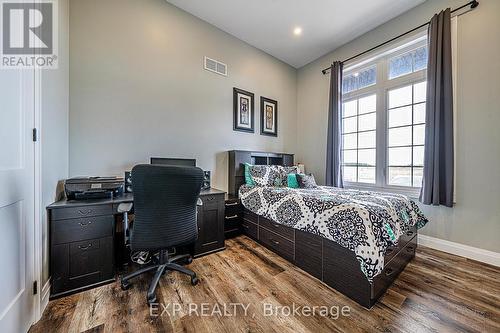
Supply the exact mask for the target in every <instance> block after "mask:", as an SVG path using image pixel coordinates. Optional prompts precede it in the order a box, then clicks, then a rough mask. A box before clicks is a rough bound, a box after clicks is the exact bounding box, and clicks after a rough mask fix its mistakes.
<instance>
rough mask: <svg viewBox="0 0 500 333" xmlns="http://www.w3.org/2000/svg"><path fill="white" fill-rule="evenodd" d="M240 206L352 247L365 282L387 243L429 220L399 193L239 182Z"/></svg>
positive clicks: (380, 266) (381, 262) (377, 265)
mask: <svg viewBox="0 0 500 333" xmlns="http://www.w3.org/2000/svg"><path fill="white" fill-rule="evenodd" d="M239 194H240V198H241V202H242V204H243V206H245V208H247V209H248V210H250V211H252V212H254V213H255V214H258V215H261V216H264V217H266V218H268V219H271V220H273V221H275V222H277V223H280V224H283V225H286V226H289V227H292V228H295V229H299V230H303V231H306V232H310V233H313V234H316V235H320V236H322V237H324V238H326V239H329V240H332V241H334V242H336V243H338V244H339V245H341V246H343V247H345V248H347V249H349V250H351V251H353V252H354V253H355V255H356V258H357V259H358V261H359V262H360V266H361V270H362V272H363V273H364V274H365V275H366V277H367V279H368V281H370V282H372V281H373V278H374V277H375V276H376V275H377V274H379V273H380V272H381V271H382V269H383V268H384V255H385V252H386V249H387V247H389V246H391V245H394V244H396V243H397V240H398V239H399V236H401V235H402V234H403V233H405V232H406V231H408V230H409V229H410V228H411V227H412V226H416V227H417V228H421V227H423V226H424V225H425V224H426V223H427V222H428V220H427V219H426V218H425V216H424V215H423V214H422V212H421V211H420V209H419V208H418V206H417V205H416V204H415V202H413V201H412V200H411V199H409V198H408V197H406V196H404V195H400V194H393V193H382V192H369V191H358V190H346V189H340V188H335V187H327V186H318V187H317V188H314V189H300V188H299V189H293V188H288V187H265V186H248V185H242V186H241V188H240V191H239Z"/></svg>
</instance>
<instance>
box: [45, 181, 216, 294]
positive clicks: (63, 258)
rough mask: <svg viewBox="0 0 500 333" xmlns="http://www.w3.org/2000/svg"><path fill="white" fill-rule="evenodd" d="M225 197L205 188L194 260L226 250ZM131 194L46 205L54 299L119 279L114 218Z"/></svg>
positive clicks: (131, 200) (130, 197) (200, 208)
mask: <svg viewBox="0 0 500 333" xmlns="http://www.w3.org/2000/svg"><path fill="white" fill-rule="evenodd" d="M224 197H225V192H223V191H220V190H217V189H213V188H211V189H208V190H202V191H201V192H200V199H201V200H202V202H203V205H202V206H198V240H197V241H196V243H195V246H194V256H195V257H199V256H202V255H205V254H208V253H212V252H215V251H219V250H223V249H224ZM133 201H134V196H133V194H132V193H126V194H124V195H123V196H121V197H117V198H112V199H96V200H82V201H76V200H61V201H57V202H54V203H53V204H51V205H50V206H48V207H47V212H48V217H49V230H50V231H49V237H50V273H51V276H52V280H51V281H52V283H51V296H50V298H51V299H52V298H56V297H60V296H65V295H68V294H71V293H74V292H77V291H80V290H84V289H88V288H91V287H96V286H99V285H102V284H105V283H109V282H112V281H114V280H115V272H116V267H115V266H116V265H115V244H116V243H117V237H116V230H115V215H117V214H120V213H118V205H119V204H121V203H129V202H133Z"/></svg>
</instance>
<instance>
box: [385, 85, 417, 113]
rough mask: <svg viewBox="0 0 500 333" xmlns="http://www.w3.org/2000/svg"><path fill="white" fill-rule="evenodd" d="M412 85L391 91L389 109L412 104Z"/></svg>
mask: <svg viewBox="0 0 500 333" xmlns="http://www.w3.org/2000/svg"><path fill="white" fill-rule="evenodd" d="M411 89H412V86H411V85H410V86H406V87H403V88H399V89H394V90H390V91H389V109H392V108H396V107H398V106H403V105H410V104H411V103H412V98H411V97H412V96H411Z"/></svg>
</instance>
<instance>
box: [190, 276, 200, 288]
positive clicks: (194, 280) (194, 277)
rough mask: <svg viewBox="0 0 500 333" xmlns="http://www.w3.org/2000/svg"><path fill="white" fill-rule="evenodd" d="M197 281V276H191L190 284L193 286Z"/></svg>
mask: <svg viewBox="0 0 500 333" xmlns="http://www.w3.org/2000/svg"><path fill="white" fill-rule="evenodd" d="M198 282H200V281H199V280H198V278H197V277H196V276H193V277H192V278H191V284H192V285H193V286H196V285H197V284H198Z"/></svg>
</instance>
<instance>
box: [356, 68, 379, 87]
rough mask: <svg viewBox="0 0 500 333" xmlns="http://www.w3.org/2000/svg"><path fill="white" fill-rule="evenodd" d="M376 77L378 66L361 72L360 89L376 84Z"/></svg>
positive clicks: (359, 77)
mask: <svg viewBox="0 0 500 333" xmlns="http://www.w3.org/2000/svg"><path fill="white" fill-rule="evenodd" d="M376 79H377V72H376V67H370V68H368V69H365V70H363V71H361V72H359V75H358V89H361V88H364V87H368V86H371V85H372V84H375V82H376Z"/></svg>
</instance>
